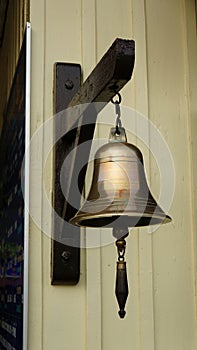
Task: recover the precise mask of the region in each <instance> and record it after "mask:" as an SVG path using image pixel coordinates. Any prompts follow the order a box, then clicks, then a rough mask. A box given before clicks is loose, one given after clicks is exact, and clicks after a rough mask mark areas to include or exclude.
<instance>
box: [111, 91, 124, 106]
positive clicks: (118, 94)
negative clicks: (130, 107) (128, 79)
mask: <svg viewBox="0 0 197 350" xmlns="http://www.w3.org/2000/svg"><path fill="white" fill-rule="evenodd" d="M115 96H118V100H115V101H114V100H113V99H114V97H115ZM115 96H114V97H112V98H111V102H112V103H113V104H118V105H119V104H120V103H121V102H122V97H121V95H120V93H119V92H116V95H115Z"/></svg>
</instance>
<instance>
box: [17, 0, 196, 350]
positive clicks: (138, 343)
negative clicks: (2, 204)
mask: <svg viewBox="0 0 197 350" xmlns="http://www.w3.org/2000/svg"><path fill="white" fill-rule="evenodd" d="M194 5H195V2H194V0H193V1H189V2H188V1H186V0H181V1H180V0H174V1H166V0H161V1H157V0H152V1H148V0H140V1H139V0H124V1H119V0H113V1H112V0H108V1H104V0H94V1H92V0H73V1H69V0H67V1H63V0H56V1H53V0H45V1H40V0H32V1H31V2H30V10H31V23H32V82H31V84H32V93H31V106H32V107H31V115H32V120H31V126H32V135H33V134H34V132H35V131H36V130H37V128H38V127H39V126H40V125H41V124H42V123H43V122H45V121H46V120H48V119H49V118H50V117H51V116H52V113H53V65H54V63H55V62H56V61H64V62H77V63H81V65H82V69H83V75H84V79H85V78H86V77H87V76H88V74H89V73H90V71H91V70H92V69H93V67H94V66H95V64H96V63H97V62H98V60H99V59H100V57H102V55H103V53H104V52H105V51H106V50H107V49H108V47H109V46H110V44H111V43H112V42H113V40H114V39H115V38H116V37H122V38H132V39H134V40H135V41H136V63H135V69H134V76H133V78H132V81H131V82H130V83H129V84H127V86H126V87H125V88H124V89H123V91H122V97H123V102H122V103H123V105H124V106H130V107H133V108H134V109H136V110H137V111H139V112H140V113H142V114H144V115H145V116H146V117H147V118H149V120H150V121H152V122H153V123H154V124H155V126H156V127H157V128H158V130H159V131H160V132H161V133H162V135H163V136H164V138H165V140H166V142H167V143H168V145H169V147H170V151H171V154H172V157H173V160H174V164H175V171H176V188H175V195H174V199H173V202H172V206H171V209H170V215H171V216H172V218H173V221H172V223H170V224H168V225H164V226H163V227H160V228H159V229H158V230H157V231H156V232H155V233H154V234H152V235H150V234H148V233H147V229H140V230H133V231H131V234H130V237H128V239H127V242H128V247H127V252H126V256H127V262H128V263H127V264H128V278H129V285H130V294H129V299H128V303H127V316H126V318H125V320H120V319H119V318H118V315H117V304H116V299H115V296H114V279H115V262H116V258H117V256H116V248H115V246H114V245H113V244H111V245H107V246H105V247H102V248H94V249H88V250H87V251H85V250H82V264H81V279H80V282H79V284H78V285H77V286H75V287H65V286H62V287H61V286H59V287H55V286H51V285H50V239H49V238H48V237H47V236H46V235H44V234H42V233H41V231H40V229H39V228H38V227H36V225H35V224H34V223H33V221H32V222H31V230H30V245H31V247H30V301H29V306H30V308H29V321H30V324H29V350H35V349H37V350H52V349H54V348H55V349H56V350H70V349H80V350H92V349H95V350H109V349H114V350H118V349H120V348H121V349H122V350H128V349H133V350H166V349H168V350H175V349H179V350H187V349H189V350H195V349H196V348H197V335H196V300H195V266H196V265H195V264H196V260H195V247H194V245H195V240H196V238H195V235H196V232H195V227H196V226H195V220H196V219H195V216H196V215H195V213H196V204H195V203H196V199H195V195H194V193H196V192H194V189H195V191H196V175H195V169H196V166H195V164H192V162H195V157H196V149H197V148H196V147H194V145H195V144H196V141H195V135H196V118H195V116H196V113H197V110H196V104H195V103H196V102H195V101H196V99H194V98H193V90H194V88H195V84H196V81H197V79H194V78H193V75H194V74H195V64H194V62H196V60H195V57H196V42H195V34H194V33H195V31H194V29H195V25H196V23H195V16H194V13H195V11H194ZM21 21H22V19H21ZM191 38H193V41H191ZM103 113H104V111H103ZM103 118H104V115H103ZM101 119H102V115H101ZM137 127H138V125H137V121H136V131H137ZM108 132H109V131H108V130H107V128H106V127H105V128H102V127H99V128H97V131H96V135H98V136H99V137H108ZM148 135H149V131H147V136H148ZM49 137H52V135H49V134H48V133H47V132H45V131H43V138H42V142H41V144H39V145H38V146H37V149H39V152H38V151H37V150H33V152H32V165H31V175H32V185H31V197H30V198H31V203H32V205H35V206H37V207H38V208H39V211H40V217H41V218H42V220H43V221H45V222H47V223H48V225H49V227H50V225H51V222H50V214H49V213H48V212H46V208H45V207H44V206H43V204H42V200H43V198H42V194H41V188H42V186H43V182H42V181H43V175H44V181H45V185H46V189H48V192H49V193H48V194H49V196H50V188H51V184H52V169H51V167H52V160H51V157H49V161H48V162H47V165H46V166H45V164H43V159H42V154H43V151H44V149H45V147H46V145H45V142H46V141H47V139H48V138H49ZM151 140H152V139H151V134H150V144H151V142H152V141H151ZM128 141H129V142H133V141H135V142H136V143H137V144H139V145H140V148H141V150H142V152H143V154H144V160H145V166H146V171H147V176H148V182H149V185H150V187H151V189H152V192H153V194H154V196H155V197H156V198H157V199H158V198H159V193H160V186H161V184H160V176H159V170H158V167H157V165H156V162H155V161H154V157H153V156H152V154H151V152H150V151H149V150H148V149H147V147H145V145H144V144H143V142H141V141H140V140H138V139H137V138H136V137H134V136H133V135H129V140H128ZM161 156H162V154H161ZM195 163H196V162H195ZM44 166H45V171H44V173H43V169H44ZM88 182H89V180H87V187H88V185H89V184H88ZM90 231H91V230H89V232H90ZM101 233H104V230H101Z"/></svg>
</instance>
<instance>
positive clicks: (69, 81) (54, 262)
mask: <svg viewBox="0 0 197 350" xmlns="http://www.w3.org/2000/svg"><path fill="white" fill-rule="evenodd" d="M54 76H55V81H54V120H55V121H56V122H55V128H54V139H55V140H58V141H57V142H56V143H55V146H54V186H53V188H54V193H53V197H54V198H53V207H54V210H55V212H56V213H57V214H58V215H59V216H60V217H61V216H62V211H63V206H64V200H65V199H64V195H63V193H62V189H61V184H60V171H61V168H62V164H63V162H64V159H65V157H66V155H67V154H68V153H69V151H70V149H71V148H72V143H71V145H68V143H67V140H66V138H65V137H63V138H60V139H59V135H60V132H61V128H62V123H61V119H62V118H61V119H60V118H58V113H59V112H62V111H64V110H65V109H66V108H67V106H68V104H69V102H70V101H71V99H72V97H73V96H74V95H75V93H76V92H77V91H78V89H79V87H80V84H81V67H80V65H79V64H65V63H57V64H55V67H54ZM67 87H68V88H67ZM63 117H64V115H63ZM75 131H76V130H75ZM73 136H74V134H73ZM72 138H73V137H72ZM63 231H64V230H63V228H62V227H60V222H59V220H56V219H55V218H54V220H53V239H52V240H51V283H52V284H53V285H71V284H76V283H77V282H78V281H79V275H80V249H79V246H80V230H79V228H77V227H74V226H73V227H71V228H70V230H69V232H68V231H67V232H66V238H64V236H63V235H64V232H63ZM64 241H65V242H66V243H65V244H64ZM68 242H70V245H68V244H67V243H68Z"/></svg>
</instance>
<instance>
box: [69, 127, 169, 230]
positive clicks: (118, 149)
mask: <svg viewBox="0 0 197 350" xmlns="http://www.w3.org/2000/svg"><path fill="white" fill-rule="evenodd" d="M119 131H120V134H119V135H117V134H116V132H115V128H112V129H111V134H110V142H109V143H108V144H105V145H104V146H102V147H101V148H100V149H99V150H98V151H97V152H96V155H95V160H94V172H93V180H92V185H91V188H90V192H89V195H88V197H87V200H86V201H85V203H84V204H83V206H82V208H81V209H80V210H79V211H78V212H77V214H76V215H75V216H74V217H73V218H72V219H71V220H70V223H71V224H74V225H77V226H85V227H103V226H105V227H106V226H107V227H113V228H114V227H125V226H128V227H136V226H147V225H155V224H160V223H166V222H169V221H171V218H170V217H169V216H168V215H166V214H165V213H164V212H163V210H162V209H161V208H160V206H159V205H158V204H157V202H156V201H155V199H154V198H153V196H152V195H151V193H150V191H149V188H148V185H147V182H146V178H145V172H144V166H143V158H142V154H141V152H140V150H139V149H138V148H137V147H136V146H134V145H132V144H129V143H127V142H126V135H125V131H124V128H119Z"/></svg>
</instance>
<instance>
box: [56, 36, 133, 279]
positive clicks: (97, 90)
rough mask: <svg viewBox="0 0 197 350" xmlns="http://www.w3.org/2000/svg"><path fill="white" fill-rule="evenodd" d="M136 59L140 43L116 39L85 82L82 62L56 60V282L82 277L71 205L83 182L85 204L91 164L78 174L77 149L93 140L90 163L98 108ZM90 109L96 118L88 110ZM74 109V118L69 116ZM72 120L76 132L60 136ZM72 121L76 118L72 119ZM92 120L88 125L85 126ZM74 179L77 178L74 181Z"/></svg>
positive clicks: (123, 81)
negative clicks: (75, 186) (68, 159)
mask: <svg viewBox="0 0 197 350" xmlns="http://www.w3.org/2000/svg"><path fill="white" fill-rule="evenodd" d="M134 61H135V43H134V41H133V40H124V39H116V40H115V41H114V43H113V44H112V46H111V47H110V48H109V50H108V51H107V52H106V53H105V55H104V56H103V57H102V59H101V60H100V62H99V63H98V64H97V65H96V67H95V68H94V70H93V71H92V73H91V74H90V75H89V77H88V78H87V79H86V81H85V82H84V83H83V84H82V85H81V86H80V81H81V70H80V66H79V65H77V64H69V63H56V64H55V79H54V113H55V114H56V113H59V112H61V118H55V128H54V136H55V140H58V141H57V142H55V146H54V191H53V207H54V210H55V212H56V213H57V214H58V215H59V217H61V218H62V219H64V222H65V225H64V224H63V225H62V224H61V225H60V223H59V220H56V219H54V223H53V239H52V248H51V253H52V254H51V283H52V284H53V285H57V284H60V285H62V284H65V285H68V284H76V283H78V281H79V276H80V248H79V247H80V230H79V228H77V227H74V226H73V227H71V226H70V227H69V230H68V225H67V223H68V221H69V219H70V218H71V217H73V216H74V215H75V213H76V212H77V209H76V208H74V207H73V206H72V205H71V204H70V203H71V202H70V198H71V194H72V192H73V183H78V186H79V195H78V197H77V198H75V202H76V203H77V204H78V207H79V206H80V200H81V196H80V192H82V189H83V185H84V181H85V175H86V167H83V169H82V171H80V178H79V179H78V178H77V179H76V180H75V177H76V176H77V177H78V171H77V164H78V162H79V154H78V152H77V148H78V146H79V145H81V144H82V143H83V142H86V141H88V140H89V141H90V142H89V146H88V147H87V148H86V155H85V157H86V159H85V161H86V163H88V158H89V152H90V147H91V140H92V139H93V135H94V129H95V124H96V118H97V114H98V112H99V111H100V110H101V109H102V108H104V107H105V105H106V104H107V103H108V102H109V101H110V100H111V98H113V97H114V96H115V95H116V93H117V92H119V91H120V90H121V89H122V88H123V86H124V85H125V84H126V83H127V82H128V81H129V80H130V79H131V76H132V72H133V67H134ZM93 102H101V103H99V104H98V107H97V109H95V108H91V103H93ZM82 104H86V105H85V107H83V114H82V115H80V112H78V113H76V112H75V113H72V107H76V106H78V105H82ZM90 108H91V119H90V117H89V116H90V113H89V111H90V110H89V109H90ZM68 111H69V118H68ZM68 119H69V125H70V129H72V132H71V131H70V132H67V133H66V134H65V135H64V136H62V137H61V138H59V137H58V135H60V134H61V132H62V130H64V128H65V130H66V129H67V128H68ZM70 119H71V120H70ZM85 123H88V124H87V125H85V127H84V124H85ZM71 151H72V159H71V163H72V166H70V164H64V166H65V167H66V174H67V175H66V181H65V182H66V183H65V187H66V199H65V191H64V194H63V192H62V188H61V181H60V175H61V169H62V165H63V163H64V160H65V158H66V156H67V155H68V154H69V152H71ZM74 180H75V181H74Z"/></svg>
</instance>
